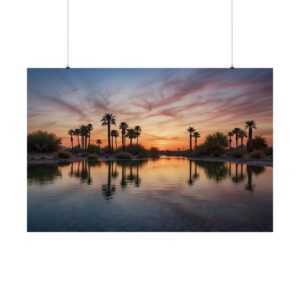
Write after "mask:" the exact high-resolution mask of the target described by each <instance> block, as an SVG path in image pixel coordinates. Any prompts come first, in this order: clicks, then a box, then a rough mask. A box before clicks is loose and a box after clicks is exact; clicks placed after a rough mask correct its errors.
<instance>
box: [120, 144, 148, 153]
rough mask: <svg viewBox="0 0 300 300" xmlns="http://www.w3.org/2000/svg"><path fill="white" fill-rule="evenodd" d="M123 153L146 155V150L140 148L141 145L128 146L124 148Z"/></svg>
mask: <svg viewBox="0 0 300 300" xmlns="http://www.w3.org/2000/svg"><path fill="white" fill-rule="evenodd" d="M125 152H128V153H130V154H132V155H138V154H141V153H146V152H147V150H146V149H145V148H144V147H143V146H141V145H132V146H130V145H128V146H126V147H125Z"/></svg>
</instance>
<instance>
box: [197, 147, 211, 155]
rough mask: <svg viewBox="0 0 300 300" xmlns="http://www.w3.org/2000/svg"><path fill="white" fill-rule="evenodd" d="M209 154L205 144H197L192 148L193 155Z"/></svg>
mask: <svg viewBox="0 0 300 300" xmlns="http://www.w3.org/2000/svg"><path fill="white" fill-rule="evenodd" d="M209 154H210V151H209V149H208V147H207V145H205V144H202V145H199V146H197V147H196V148H195V149H194V156H202V155H209Z"/></svg>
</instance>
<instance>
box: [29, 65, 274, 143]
mask: <svg viewBox="0 0 300 300" xmlns="http://www.w3.org/2000/svg"><path fill="white" fill-rule="evenodd" d="M272 82H273V72H272V69H234V70H231V69H69V70H67V69H28V132H33V131H35V130H39V129H40V130H47V131H49V132H53V133H55V134H56V135H57V136H59V137H61V138H62V142H63V145H65V146H69V145H70V139H69V136H68V134H67V133H68V130H69V129H76V128H79V127H80V126H81V125H87V124H88V123H92V124H93V126H94V130H93V131H92V137H91V142H92V143H94V142H95V141H96V139H98V138H101V140H102V141H103V145H102V146H105V145H106V143H107V138H106V136H107V127H103V126H101V122H100V120H101V118H102V115H103V114H105V113H108V112H109V113H113V114H114V115H115V116H116V121H117V126H112V129H118V127H119V123H120V122H122V121H125V122H127V123H128V125H129V127H134V126H135V125H140V126H141V127H142V134H141V137H140V142H141V143H142V144H143V145H144V146H146V147H151V146H155V147H159V148H160V149H177V148H180V149H183V148H188V141H189V136H188V132H187V127H189V126H192V127H194V128H195V129H196V130H197V131H199V132H200V135H201V138H200V140H199V143H202V142H203V140H204V139H205V137H206V135H207V134H209V133H213V132H215V131H221V132H223V133H225V134H227V132H228V131H229V130H232V129H233V128H234V127H240V128H244V124H245V121H247V120H255V121H256V124H257V130H255V131H254V135H262V136H264V137H266V138H267V142H268V144H269V145H272V143H273V133H272V122H273V120H272V115H273V100H272V89H273V88H272ZM75 141H76V139H75ZM119 142H120V138H119Z"/></svg>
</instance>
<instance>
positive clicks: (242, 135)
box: [239, 129, 247, 148]
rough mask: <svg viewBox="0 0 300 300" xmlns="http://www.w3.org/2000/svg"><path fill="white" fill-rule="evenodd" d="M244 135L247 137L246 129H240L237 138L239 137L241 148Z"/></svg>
mask: <svg viewBox="0 0 300 300" xmlns="http://www.w3.org/2000/svg"><path fill="white" fill-rule="evenodd" d="M246 137H247V133H246V131H245V130H242V129H241V130H240V132H239V138H240V139H241V148H243V146H244V138H246Z"/></svg>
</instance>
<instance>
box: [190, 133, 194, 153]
mask: <svg viewBox="0 0 300 300" xmlns="http://www.w3.org/2000/svg"><path fill="white" fill-rule="evenodd" d="M192 148H193V147H192V134H191V133H190V151H192Z"/></svg>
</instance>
